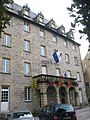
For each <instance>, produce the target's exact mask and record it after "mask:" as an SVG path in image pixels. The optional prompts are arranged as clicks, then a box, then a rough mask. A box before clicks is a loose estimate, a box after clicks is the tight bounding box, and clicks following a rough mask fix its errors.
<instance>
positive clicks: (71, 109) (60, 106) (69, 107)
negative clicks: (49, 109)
mask: <svg viewBox="0 0 90 120" xmlns="http://www.w3.org/2000/svg"><path fill="white" fill-rule="evenodd" d="M59 108H60V109H63V110H65V111H66V112H72V111H74V108H73V107H72V106H71V105H57V106H56V107H55V110H56V111H57V110H58V109H59Z"/></svg>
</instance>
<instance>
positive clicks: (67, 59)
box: [65, 54, 70, 63]
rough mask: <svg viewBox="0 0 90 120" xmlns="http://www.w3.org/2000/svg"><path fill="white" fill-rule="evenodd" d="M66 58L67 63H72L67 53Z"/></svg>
mask: <svg viewBox="0 0 90 120" xmlns="http://www.w3.org/2000/svg"><path fill="white" fill-rule="evenodd" d="M65 60H66V62H67V63H70V59H69V55H68V54H65Z"/></svg>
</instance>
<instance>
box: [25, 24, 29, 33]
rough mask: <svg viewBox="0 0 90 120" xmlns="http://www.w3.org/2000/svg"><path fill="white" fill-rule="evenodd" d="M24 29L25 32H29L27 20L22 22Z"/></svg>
mask: <svg viewBox="0 0 90 120" xmlns="http://www.w3.org/2000/svg"><path fill="white" fill-rule="evenodd" d="M24 30H25V31H26V32H29V31H30V30H29V24H28V23H27V22H24Z"/></svg>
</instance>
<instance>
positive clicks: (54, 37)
mask: <svg viewBox="0 0 90 120" xmlns="http://www.w3.org/2000/svg"><path fill="white" fill-rule="evenodd" d="M53 42H55V43H56V42H57V37H56V36H55V35H53Z"/></svg>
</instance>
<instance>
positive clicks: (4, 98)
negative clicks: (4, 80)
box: [1, 86, 9, 112]
mask: <svg viewBox="0 0 90 120" xmlns="http://www.w3.org/2000/svg"><path fill="white" fill-rule="evenodd" d="M8 106H9V87H8V86H2V89H1V112H7V111H8Z"/></svg>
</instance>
